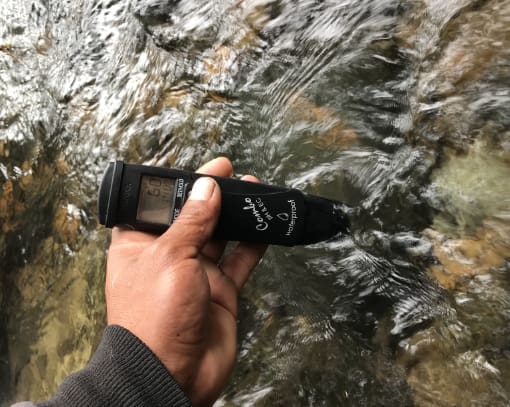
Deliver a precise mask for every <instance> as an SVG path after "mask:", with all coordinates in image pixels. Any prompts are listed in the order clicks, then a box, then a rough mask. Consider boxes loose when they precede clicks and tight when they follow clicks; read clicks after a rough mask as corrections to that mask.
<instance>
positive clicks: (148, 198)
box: [98, 161, 349, 246]
mask: <svg viewBox="0 0 510 407" xmlns="http://www.w3.org/2000/svg"><path fill="white" fill-rule="evenodd" d="M202 176H206V175H204V174H198V173H192V172H187V171H180V170H176V169H168V168H160V167H150V166H144V165H133V164H125V163H123V162H122V161H115V162H111V163H110V165H109V166H108V168H107V170H106V172H105V174H104V177H103V180H102V182H101V187H100V189H99V199H98V210H99V221H100V222H101V224H103V225H105V226H106V227H110V228H111V227H113V226H115V225H119V226H120V225H122V226H127V227H129V228H132V229H135V230H140V231H144V232H149V233H154V234H162V233H163V232H165V230H167V229H168V228H169V227H170V225H171V224H172V222H173V221H174V220H175V219H176V218H177V216H179V213H180V211H181V209H182V207H183V206H184V203H185V202H186V199H187V196H188V193H189V192H190V191H191V188H192V186H193V183H194V182H195V181H196V180H197V179H198V178H199V177H202ZM207 176H209V175H207ZM211 178H214V179H215V180H216V181H217V182H218V184H219V186H220V189H221V215H220V218H219V221H218V224H217V226H216V229H215V232H214V238H215V239H221V240H232V241H246V242H257V243H267V244H278V245H284V246H294V245H299V244H309V243H315V242H319V241H322V240H326V239H329V238H331V237H333V236H335V235H337V234H339V233H346V232H347V231H348V228H349V220H348V217H347V215H346V213H345V212H344V210H343V207H344V205H343V204H342V203H340V202H335V201H331V200H329V199H325V198H320V197H317V196H313V195H308V194H304V193H303V192H301V191H299V190H297V189H291V188H282V187H276V186H272V185H265V184H258V183H253V182H247V181H241V180H239V179H235V178H223V177H214V176H213V177H211Z"/></svg>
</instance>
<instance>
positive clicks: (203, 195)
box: [189, 177, 216, 201]
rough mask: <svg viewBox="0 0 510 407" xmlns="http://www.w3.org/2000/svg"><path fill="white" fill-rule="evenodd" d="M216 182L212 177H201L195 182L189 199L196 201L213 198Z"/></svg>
mask: <svg viewBox="0 0 510 407" xmlns="http://www.w3.org/2000/svg"><path fill="white" fill-rule="evenodd" d="M215 187H216V182H214V180H213V179H212V178H207V177H200V178H199V179H197V180H196V181H195V183H194V184H193V189H192V190H191V193H190V194H189V199H191V200H195V201H207V200H208V199H209V198H211V196H212V194H213V191H214V188H215Z"/></svg>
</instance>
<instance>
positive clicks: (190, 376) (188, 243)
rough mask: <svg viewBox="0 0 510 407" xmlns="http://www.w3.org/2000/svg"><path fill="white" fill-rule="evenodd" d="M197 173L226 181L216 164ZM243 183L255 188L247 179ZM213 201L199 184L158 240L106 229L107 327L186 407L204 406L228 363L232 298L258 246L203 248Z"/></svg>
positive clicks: (212, 185)
mask: <svg viewBox="0 0 510 407" xmlns="http://www.w3.org/2000/svg"><path fill="white" fill-rule="evenodd" d="M199 172H201V173H203V174H208V175H218V176H224V177H229V176H232V173H233V169H232V164H231V163H230V161H229V160H228V159H226V158H217V159H215V160H212V161H210V162H209V163H207V164H205V165H204V166H203V167H202V168H200V169H199ZM244 179H245V180H248V181H253V182H258V180H257V179H256V178H255V177H252V176H247V177H244ZM220 204H221V194H220V189H219V186H218V184H217V183H216V182H215V181H214V180H213V179H212V178H200V180H199V181H197V182H196V183H195V185H194V187H193V190H192V192H191V194H190V196H189V199H188V201H187V202H186V204H185V205H184V207H183V209H182V211H181V213H180V215H179V217H178V218H177V219H176V221H175V222H174V223H173V224H172V226H171V227H170V228H169V229H168V230H167V231H166V232H165V233H164V234H163V235H161V236H159V237H156V236H153V235H149V234H146V233H142V232H136V231H131V230H123V229H120V228H114V230H113V232H112V243H111V246H110V249H109V252H108V265H107V274H106V304H107V314H108V324H110V325H113V324H116V325H120V326H122V327H124V328H126V329H128V330H129V331H131V332H132V333H133V334H134V335H136V336H137V337H138V338H140V339H141V340H142V341H143V342H144V343H145V344H146V345H147V346H148V347H149V348H150V349H151V350H152V351H153V352H154V353H155V354H156V356H157V357H158V358H159V359H160V360H161V361H162V362H163V364H164V365H165V366H166V368H167V369H168V370H169V371H170V373H171V374H172V376H173V377H174V379H175V380H176V381H177V382H178V383H179V384H180V386H181V387H182V389H183V391H184V393H185V394H186V395H187V396H188V397H189V398H190V399H191V401H192V403H193V405H197V406H200V405H211V404H212V403H213V402H214V401H215V400H216V399H217V398H218V397H219V395H220V393H221V391H222V390H223V389H224V387H225V386H226V384H227V382H228V379H229V377H230V374H231V372H232V370H233V367H234V364H235V360H236V350H237V349H236V331H237V325H236V320H237V297H238V293H239V290H240V289H241V288H242V286H243V285H244V283H245V282H246V280H247V279H248V277H249V275H250V273H251V271H252V270H253V269H254V268H255V266H256V265H257V264H258V262H259V260H260V259H261V257H262V255H263V254H264V252H265V249H266V246H264V245H256V244H248V243H239V244H238V245H237V246H236V247H235V248H234V249H233V250H232V252H230V253H228V254H226V255H225V257H223V258H222V256H223V252H224V250H225V242H218V241H211V236H212V233H213V230H214V227H215V225H216V222H217V220H218V216H219V212H220Z"/></svg>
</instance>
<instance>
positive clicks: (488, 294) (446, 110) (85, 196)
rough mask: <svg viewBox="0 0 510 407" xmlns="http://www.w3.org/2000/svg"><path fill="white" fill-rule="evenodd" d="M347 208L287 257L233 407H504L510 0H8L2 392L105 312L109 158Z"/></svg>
mask: <svg viewBox="0 0 510 407" xmlns="http://www.w3.org/2000/svg"><path fill="white" fill-rule="evenodd" d="M218 155H225V156H228V157H230V158H231V159H232V161H233V162H234V165H235V168H236V172H237V173H238V174H244V173H251V174H255V175H257V176H258V177H259V178H261V179H262V180H264V181H265V182H269V183H276V184H280V185H289V186H293V187H298V188H302V189H303V190H305V191H307V192H310V193H315V194H319V195H323V196H326V197H330V198H333V199H338V200H342V201H344V202H345V203H346V204H348V205H349V206H350V207H351V208H352V235H350V236H345V237H343V238H340V239H337V240H335V241H330V242H324V243H320V244H315V245H312V246H307V247H296V248H281V247H272V248H270V250H269V251H268V253H267V256H266V257H265V259H264V261H263V263H262V264H261V265H260V266H259V267H258V269H257V270H256V272H255V273H254V275H253V276H252V278H251V279H250V281H249V283H248V284H247V286H246V288H245V290H244V292H243V294H242V299H241V312H240V315H241V317H240V322H239V330H240V332H239V351H240V356H239V363H238V365H237V367H236V370H235V372H234V374H233V377H232V380H231V383H230V385H229V386H228V388H227V389H226V391H225V392H224V394H223V396H222V398H221V399H220V400H219V401H218V403H217V404H218V405H219V406H237V405H257V406H266V405H267V406H273V405H286V406H287V405H313V406H315V405H341V406H351V405H352V406H375V405H377V406H413V405H416V406H468V405H470V406H508V405H509V403H510V277H509V276H510V275H509V273H510V188H509V181H508V180H509V179H510V1H509V0H486V1H483V0H481V1H475V0H442V1H438V0H414V1H396V0H392V1H390V0H345V1H342V0H253V1H248V0H223V1H218V0H193V1H178V0H141V1H138V0H136V1H135V0H67V1H49V0H2V1H1V4H0V224H1V230H0V270H1V273H0V277H1V278H0V304H1V317H0V322H1V323H0V394H1V397H0V404H2V403H4V404H5V403H8V402H9V401H13V400H23V399H32V400H37V399H43V398H46V397H48V396H49V395H51V394H52V393H53V392H54V391H55V388H56V386H57V385H58V384H59V383H60V382H61V380H62V379H63V377H65V376H66V375H67V374H69V373H70V372H72V371H74V370H76V369H78V368H80V367H81V366H83V365H84V364H85V363H86V362H87V360H88V359H89V357H90V355H91V354H92V352H93V350H94V347H95V346H96V344H97V342H98V340H99V338H100V335H101V331H102V328H103V326H104V324H105V315H104V296H103V281H104V266H105V251H106V249H107V247H108V241H109V235H108V231H106V230H104V229H103V228H102V227H100V226H98V223H97V218H96V209H95V201H96V191H97V184H98V182H99V180H100V177H101V175H102V172H103V170H104V168H105V166H106V165H107V163H108V162H109V161H110V160H113V159H124V160H126V161H129V162H140V163H147V164H154V165H164V166H176V167H181V168H185V169H194V168H196V167H197V166H199V165H200V164H201V163H204V162H205V161H207V160H209V159H210V158H213V157H215V156H218Z"/></svg>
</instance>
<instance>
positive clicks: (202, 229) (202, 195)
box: [160, 177, 221, 257]
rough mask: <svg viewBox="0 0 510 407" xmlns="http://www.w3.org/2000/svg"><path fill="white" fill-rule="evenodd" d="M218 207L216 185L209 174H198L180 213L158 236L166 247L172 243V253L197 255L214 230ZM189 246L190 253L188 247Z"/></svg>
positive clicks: (187, 255)
mask: <svg viewBox="0 0 510 407" xmlns="http://www.w3.org/2000/svg"><path fill="white" fill-rule="evenodd" d="M220 208H221V191H220V187H219V185H218V184H217V183H216V181H215V180H214V179H212V178H209V177H200V178H199V179H197V180H196V181H195V183H194V184H193V189H192V190H191V193H190V195H189V197H188V200H187V201H186V203H185V204H184V206H183V208H182V210H181V213H180V214H179V216H178V217H177V219H176V220H175V221H174V223H173V224H172V225H171V226H170V228H169V229H168V230H167V231H166V232H165V233H164V234H163V235H161V237H160V239H161V240H162V241H163V242H164V243H165V245H167V247H172V248H173V250H174V251H175V253H176V254H177V253H182V254H183V256H186V257H190V255H191V257H195V256H198V254H199V252H200V250H201V249H202V247H204V245H205V244H206V243H207V242H208V241H209V240H210V238H211V236H212V234H213V232H214V228H215V226H216V223H217V221H218V218H219V216H220ZM183 249H184V250H183ZM190 249H192V252H191V254H190V252H189V251H188V250H190Z"/></svg>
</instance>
